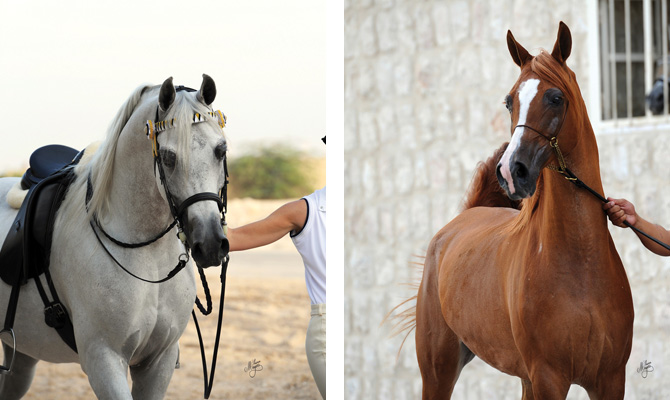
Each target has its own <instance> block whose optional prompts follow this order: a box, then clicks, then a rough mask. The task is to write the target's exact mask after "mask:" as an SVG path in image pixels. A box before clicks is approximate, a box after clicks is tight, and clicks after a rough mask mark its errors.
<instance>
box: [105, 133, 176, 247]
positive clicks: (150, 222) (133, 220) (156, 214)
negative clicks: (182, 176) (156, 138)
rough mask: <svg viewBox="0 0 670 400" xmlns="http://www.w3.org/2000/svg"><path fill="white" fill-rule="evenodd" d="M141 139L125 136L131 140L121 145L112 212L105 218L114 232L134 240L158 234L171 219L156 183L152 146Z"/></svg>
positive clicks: (113, 187) (114, 177)
mask: <svg viewBox="0 0 670 400" xmlns="http://www.w3.org/2000/svg"><path fill="white" fill-rule="evenodd" d="M122 135H123V134H122ZM138 136H139V135H138ZM141 139H144V138H141V137H140V140H138V139H137V138H134V137H133V138H131V139H128V138H124V140H126V141H129V142H130V143H123V144H121V143H120V145H119V149H118V151H117V154H116V159H115V167H114V174H113V176H112V183H111V187H110V190H111V191H110V194H109V214H110V215H109V216H108V217H107V218H105V220H106V224H107V226H108V227H109V230H110V233H111V234H112V235H113V232H117V233H121V234H123V235H124V237H128V240H131V241H137V240H146V239H148V238H150V237H152V236H155V235H156V234H158V233H160V232H161V231H162V230H163V229H165V227H166V226H167V225H168V224H169V223H170V222H171V219H172V218H171V214H170V209H169V206H168V204H167V202H166V201H165V199H164V198H163V197H162V196H161V194H160V192H159V189H158V187H157V184H156V178H155V176H154V165H153V158H152V157H151V149H150V147H149V148H145V147H147V146H142V145H141V144H143V143H142V140H141ZM144 141H146V139H144ZM142 150H146V152H143V151H142ZM145 153H146V154H145Z"/></svg>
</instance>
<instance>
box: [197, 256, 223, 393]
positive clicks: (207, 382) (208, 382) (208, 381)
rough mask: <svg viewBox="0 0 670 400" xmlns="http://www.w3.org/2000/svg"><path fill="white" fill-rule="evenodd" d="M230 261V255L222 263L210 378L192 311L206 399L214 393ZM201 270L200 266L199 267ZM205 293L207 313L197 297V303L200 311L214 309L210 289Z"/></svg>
mask: <svg viewBox="0 0 670 400" xmlns="http://www.w3.org/2000/svg"><path fill="white" fill-rule="evenodd" d="M228 261H229V257H228V256H226V258H224V260H223V263H222V264H221V276H220V279H221V295H220V297H219V318H218V321H217V324H216V338H215V339H214V353H213V354H212V368H211V371H210V373H209V378H208V377H207V356H206V355H205V345H204V343H203V340H202V334H201V332H200V325H199V324H198V318H197V317H196V315H195V310H193V311H191V315H192V316H193V322H194V323H195V330H196V332H197V333H198V342H199V343H200V357H201V359H202V375H203V379H204V392H205V393H204V395H205V396H204V397H205V399H209V396H210V394H211V393H212V388H213V387H214V372H215V371H216V359H217V356H218V353H219V342H220V339H221V327H222V325H223V324H222V322H223V306H224V299H225V297H226V271H227V270H228ZM198 270H199V272H201V271H200V268H199V269H198ZM200 277H201V278H202V279H203V286H205V287H206V286H207V282H206V281H205V280H204V274H203V273H202V272H201V273H200ZM205 294H206V296H207V302H208V304H207V307H208V311H209V312H207V313H205V312H204V311H203V308H202V305H200V304H199V303H200V301H199V300H198V298H197V297H196V304H198V308H200V311H201V312H202V313H203V314H204V315H207V314H209V313H211V311H212V302H211V297H210V296H209V289H208V288H207V289H206V290H205Z"/></svg>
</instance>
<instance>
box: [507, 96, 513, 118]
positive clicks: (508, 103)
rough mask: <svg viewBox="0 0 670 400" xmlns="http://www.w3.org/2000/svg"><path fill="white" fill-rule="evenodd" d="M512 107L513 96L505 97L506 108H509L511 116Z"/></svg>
mask: <svg viewBox="0 0 670 400" xmlns="http://www.w3.org/2000/svg"><path fill="white" fill-rule="evenodd" d="M512 105H513V103H512V96H510V95H509V94H508V95H507V96H505V107H507V111H509V113H510V114H511V113H512Z"/></svg>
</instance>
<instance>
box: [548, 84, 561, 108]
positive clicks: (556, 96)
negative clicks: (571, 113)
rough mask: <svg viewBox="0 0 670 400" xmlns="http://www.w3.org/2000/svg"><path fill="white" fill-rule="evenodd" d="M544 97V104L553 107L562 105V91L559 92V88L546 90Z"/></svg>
mask: <svg viewBox="0 0 670 400" xmlns="http://www.w3.org/2000/svg"><path fill="white" fill-rule="evenodd" d="M544 99H545V102H546V103H545V104H548V105H550V106H553V107H558V106H561V105H563V102H564V98H563V92H561V91H560V90H559V89H556V88H553V89H549V90H547V92H546V93H545V95H544Z"/></svg>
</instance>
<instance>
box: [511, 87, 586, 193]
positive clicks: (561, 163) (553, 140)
mask: <svg viewBox="0 0 670 400" xmlns="http://www.w3.org/2000/svg"><path fill="white" fill-rule="evenodd" d="M569 105H570V102H569V101H568V100H567V99H565V110H563V118H561V125H559V127H558V130H557V131H556V133H555V134H554V136H552V137H549V136H547V135H545V134H544V133H542V132H540V131H539V130H537V129H535V128H533V127H532V126H530V125H525V124H524V125H517V126H515V127H514V129H512V132H514V131H515V130H516V128H526V129H529V130H531V131H533V132H535V133H537V134H538V135H540V136H542V137H543V138H545V139H547V141H548V142H549V145H550V146H551V148H552V149H554V153H556V158H557V159H558V167H557V166H555V165H552V164H549V165H547V168H549V169H551V170H553V171H556V172H558V173H560V174H561V175H563V176H564V177H565V179H567V180H569V181H573V180H574V179H575V177H574V176H572V175H573V174H572V172H569V170H568V168H567V167H566V165H565V159H563V153H561V149H560V148H559V147H558V134H559V133H561V130H562V129H563V123H564V122H565V117H566V116H567V115H568V106H569Z"/></svg>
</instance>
